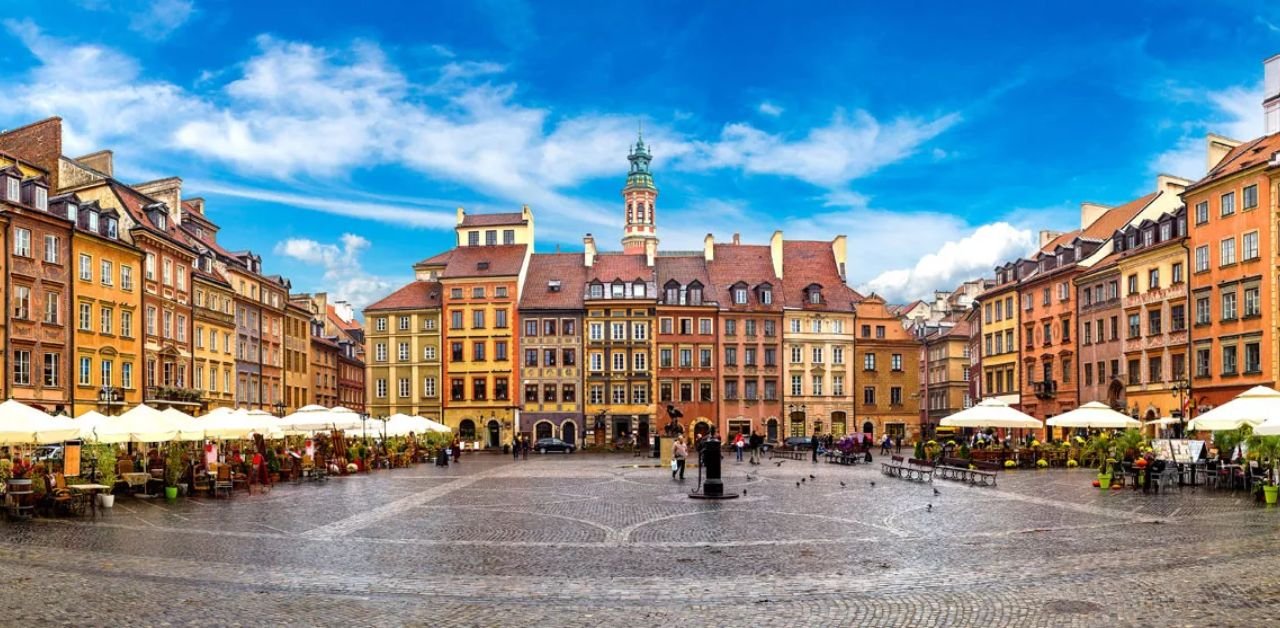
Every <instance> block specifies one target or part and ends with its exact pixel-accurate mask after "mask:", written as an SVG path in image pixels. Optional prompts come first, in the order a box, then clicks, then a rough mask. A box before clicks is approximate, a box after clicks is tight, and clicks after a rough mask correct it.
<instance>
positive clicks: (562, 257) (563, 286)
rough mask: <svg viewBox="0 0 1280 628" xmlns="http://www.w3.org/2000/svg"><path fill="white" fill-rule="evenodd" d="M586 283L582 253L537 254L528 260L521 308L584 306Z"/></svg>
mask: <svg viewBox="0 0 1280 628" xmlns="http://www.w3.org/2000/svg"><path fill="white" fill-rule="evenodd" d="M586 282H587V267H586V266H584V265H583V263H582V254H581V253H536V254H534V255H533V257H532V258H530V259H529V272H528V273H527V274H526V275H525V280H524V290H522V291H521V292H520V309H522V310H526V309H528V310H577V309H581V308H582V296H583V292H584V287H585V286H586Z"/></svg>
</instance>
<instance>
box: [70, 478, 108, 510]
mask: <svg viewBox="0 0 1280 628" xmlns="http://www.w3.org/2000/svg"><path fill="white" fill-rule="evenodd" d="M67 488H68V489H70V490H72V491H75V492H78V493H87V494H88V495H89V508H91V509H92V510H93V514H95V515H96V514H98V500H97V496H98V491H109V490H111V487H110V486H107V485H106V484H68V485H67Z"/></svg>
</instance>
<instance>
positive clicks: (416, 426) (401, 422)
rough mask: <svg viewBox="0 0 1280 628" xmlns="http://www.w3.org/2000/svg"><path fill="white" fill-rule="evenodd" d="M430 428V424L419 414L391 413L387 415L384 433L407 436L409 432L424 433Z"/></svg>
mask: <svg viewBox="0 0 1280 628" xmlns="http://www.w3.org/2000/svg"><path fill="white" fill-rule="evenodd" d="M430 429H431V426H430V425H428V424H427V420H426V419H424V418H422V417H420V416H409V415H407V414H393V415H391V416H389V417H387V421H386V427H385V429H384V433H385V434H386V435H387V436H408V435H409V433H410V432H412V433H414V434H425V433H426V432H428V431H430Z"/></svg>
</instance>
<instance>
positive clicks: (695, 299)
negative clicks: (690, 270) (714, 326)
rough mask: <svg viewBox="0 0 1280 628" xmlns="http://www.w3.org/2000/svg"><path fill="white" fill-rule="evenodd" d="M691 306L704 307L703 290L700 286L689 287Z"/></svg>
mask: <svg viewBox="0 0 1280 628" xmlns="http://www.w3.org/2000/svg"><path fill="white" fill-rule="evenodd" d="M689 305H702V288H701V287H700V286H690V287H689Z"/></svg>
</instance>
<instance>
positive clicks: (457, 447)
mask: <svg viewBox="0 0 1280 628" xmlns="http://www.w3.org/2000/svg"><path fill="white" fill-rule="evenodd" d="M461 461H462V441H460V440H458V439H456V438H455V439H453V462H454V463H455V464H456V463H458V462H461Z"/></svg>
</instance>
